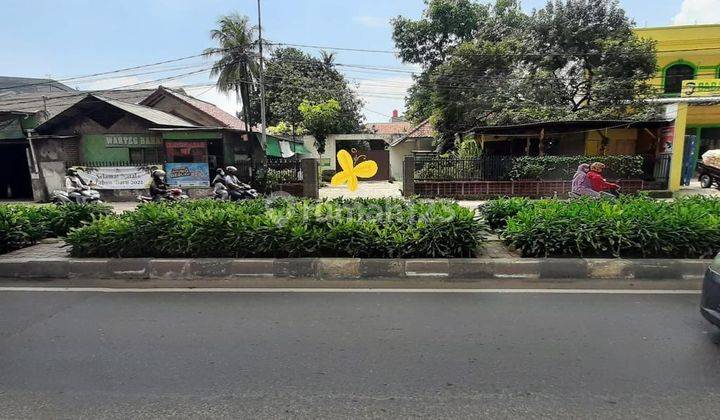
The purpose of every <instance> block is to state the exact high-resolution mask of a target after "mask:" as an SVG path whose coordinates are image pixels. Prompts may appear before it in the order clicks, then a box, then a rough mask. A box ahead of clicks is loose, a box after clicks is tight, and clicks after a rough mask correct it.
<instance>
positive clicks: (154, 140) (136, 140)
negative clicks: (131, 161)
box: [105, 134, 162, 147]
mask: <svg viewBox="0 0 720 420" xmlns="http://www.w3.org/2000/svg"><path fill="white" fill-rule="evenodd" d="M161 143H162V141H161V140H160V138H159V137H155V136H148V135H144V134H106V135H105V146H106V147H159V146H160V144H161Z"/></svg>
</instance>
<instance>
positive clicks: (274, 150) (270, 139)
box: [265, 136, 310, 157]
mask: <svg viewBox="0 0 720 420" xmlns="http://www.w3.org/2000/svg"><path fill="white" fill-rule="evenodd" d="M281 141H284V142H287V143H289V144H290V150H292V151H293V152H295V153H297V154H308V153H310V152H308V150H307V149H306V148H305V146H303V145H302V143H295V142H294V141H290V140H285V139H281V138H277V137H274V136H267V148H266V149H265V154H266V155H268V156H272V157H283V156H282V151H281V150H280V142H281Z"/></svg>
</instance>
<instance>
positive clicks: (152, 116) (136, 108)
mask: <svg viewBox="0 0 720 420" xmlns="http://www.w3.org/2000/svg"><path fill="white" fill-rule="evenodd" d="M91 96H94V97H96V98H98V99H101V100H103V101H105V102H107V103H109V104H110V105H112V106H114V107H117V108H120V109H122V110H123V111H126V112H129V113H130V114H133V115H135V116H137V117H139V118H142V119H144V120H146V121H150V122H151V123H153V124H157V125H164V126H171V127H195V125H194V124H192V123H189V122H187V121H185V120H183V119H182V118H180V117H176V116H174V115H172V114H168V113H167V112H164V111H160V110H158V109H154V108H150V107H147V106H144V105H136V104H131V103H127V102H122V101H116V100H115V99H110V98H105V97H102V96H99V95H91Z"/></svg>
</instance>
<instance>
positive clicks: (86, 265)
mask: <svg viewBox="0 0 720 420" xmlns="http://www.w3.org/2000/svg"><path fill="white" fill-rule="evenodd" d="M711 262H712V261H711V260H683V259H584V258H546V259H536V258H497V259H483V258H476V259H408V260H402V259H362V258H292V259H214V258H196V259H151V258H120V259H72V258H54V259H27V258H25V259H23V258H15V259H13V258H8V259H0V278H12V279H32V278H47V279H124V280H127V279H131V280H149V279H154V280H174V279H178V280H192V279H208V278H210V279H237V278H271V279H273V278H274V279H311V280H372V279H408V280H410V279H415V280H440V281H449V282H452V281H457V282H468V281H470V282H472V281H485V280H543V279H552V280H570V279H574V280H583V279H592V280H614V279H619V280H658V279H664V280H667V279H673V280H699V279H702V277H703V276H704V274H705V270H706V269H707V267H708V266H709V265H710V264H711Z"/></svg>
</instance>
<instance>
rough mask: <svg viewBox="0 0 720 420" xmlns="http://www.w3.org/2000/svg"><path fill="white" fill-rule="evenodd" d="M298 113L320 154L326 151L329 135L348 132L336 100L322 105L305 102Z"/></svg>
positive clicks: (321, 103)
mask: <svg viewBox="0 0 720 420" xmlns="http://www.w3.org/2000/svg"><path fill="white" fill-rule="evenodd" d="M298 111H300V114H301V115H302V119H303V122H302V125H303V127H305V128H306V129H307V130H308V132H309V133H310V134H312V135H313V137H315V147H316V148H317V149H318V152H320V153H323V152H324V151H325V139H327V136H328V135H330V134H333V133H342V132H346V131H347V130H346V128H347V127H346V126H345V123H344V122H343V119H342V118H341V116H342V109H341V107H340V103H339V102H338V101H336V100H335V99H330V100H329V101H325V102H320V103H312V102H310V101H308V100H304V101H303V102H302V103H301V104H300V106H299V107H298Z"/></svg>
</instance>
